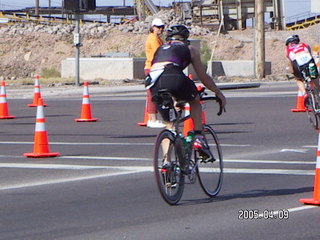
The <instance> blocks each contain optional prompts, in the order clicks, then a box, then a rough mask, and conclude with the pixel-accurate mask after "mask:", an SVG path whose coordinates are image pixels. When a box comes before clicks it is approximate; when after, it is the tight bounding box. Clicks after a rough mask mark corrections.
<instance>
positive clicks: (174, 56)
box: [146, 25, 226, 158]
mask: <svg viewBox="0 0 320 240" xmlns="http://www.w3.org/2000/svg"><path fill="white" fill-rule="evenodd" d="M188 37H189V30H188V28H187V27H185V26H184V25H173V26H171V27H169V28H168V29H167V34H166V43H165V44H163V45H162V46H160V47H159V48H158V50H157V51H156V53H155V55H154V58H153V61H152V67H151V72H150V74H149V76H148V77H149V80H150V83H149V85H147V86H146V87H147V88H150V90H151V93H152V95H153V96H156V95H157V93H158V91H159V90H161V89H167V90H169V91H170V92H171V94H172V95H173V97H174V98H175V99H176V100H183V101H186V102H188V103H189V104H190V116H191V118H192V120H193V123H194V134H195V139H196V141H195V145H194V147H195V148H198V149H199V150H201V151H199V152H202V153H204V154H206V155H207V157H208V158H210V157H212V154H211V152H210V150H209V148H208V145H207V143H206V140H205V138H204V136H203V133H202V114H201V112H202V110H201V104H200V96H199V93H198V91H197V87H196V85H195V84H194V82H193V81H192V80H191V79H190V78H188V77H187V76H186V75H185V74H184V73H183V69H184V68H186V67H187V66H188V65H189V64H190V63H191V64H192V66H193V67H194V70H195V71H196V73H197V75H198V77H199V78H200V80H201V82H202V83H203V84H204V86H205V87H206V88H208V89H210V90H211V91H212V92H214V93H215V94H216V96H217V97H218V98H219V99H220V100H221V104H222V105H221V107H222V108H224V107H225V105H226V99H225V97H224V95H223V93H222V92H221V91H220V89H219V88H218V87H217V86H216V84H215V82H214V81H213V79H212V78H211V77H210V76H208V75H207V74H206V71H205V69H204V67H203V65H202V63H201V60H200V52H199V50H198V49H196V48H195V47H194V46H192V45H189V41H188ZM158 109H159V113H160V114H161V116H162V118H163V120H164V121H165V123H166V126H167V128H169V129H172V127H173V125H172V122H170V121H169V119H170V118H169V111H167V110H165V109H161V107H159V106H158Z"/></svg>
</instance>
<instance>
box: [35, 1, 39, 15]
mask: <svg viewBox="0 0 320 240" xmlns="http://www.w3.org/2000/svg"><path fill="white" fill-rule="evenodd" d="M35 5H36V7H35V12H34V14H35V15H39V0H36V4H35Z"/></svg>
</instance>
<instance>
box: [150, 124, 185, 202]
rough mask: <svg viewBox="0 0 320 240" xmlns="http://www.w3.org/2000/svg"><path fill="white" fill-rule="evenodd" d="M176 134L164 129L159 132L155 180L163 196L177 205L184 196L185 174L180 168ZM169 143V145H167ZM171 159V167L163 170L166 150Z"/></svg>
mask: <svg viewBox="0 0 320 240" xmlns="http://www.w3.org/2000/svg"><path fill="white" fill-rule="evenodd" d="M174 141H175V136H174V134H173V133H172V132H171V131H169V130H163V131H162V132H160V133H159V135H158V137H157V140H156V143H155V150H154V162H153V163H154V174H155V180H156V184H157V187H158V190H159V192H160V195H161V197H162V198H163V200H164V201H166V202H167V203H168V204H170V205H175V204H177V203H178V202H179V200H180V199H181V197H182V193H183V189H184V175H183V173H182V171H181V169H180V164H179V162H180V161H179V159H180V157H181V154H180V153H179V149H177V148H178V147H179V146H178V145H177V144H175V142H174ZM166 142H167V143H169V147H168V148H167V147H164V146H166ZM166 151H167V154H168V156H169V158H170V160H171V168H170V169H168V170H163V169H162V166H163V161H164V159H165V157H164V156H165V152H166Z"/></svg>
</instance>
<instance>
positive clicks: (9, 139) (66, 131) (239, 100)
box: [0, 83, 320, 240]
mask: <svg viewBox="0 0 320 240" xmlns="http://www.w3.org/2000/svg"><path fill="white" fill-rule="evenodd" d="M225 94H226V96H227V101H228V105H227V112H226V113H224V114H223V115H222V116H221V117H217V116H216V112H217V110H218V108H217V106H216V105H215V104H207V105H206V113H207V119H208V120H207V122H208V123H209V124H210V125H211V126H212V127H213V128H214V129H215V130H216V131H217V133H218V137H219V139H220V142H221V145H222V150H223V155H224V160H225V175H224V183H223V188H222V190H221V192H220V194H219V195H218V197H216V198H213V199H208V198H207V197H206V195H205V194H204V193H203V192H202V190H201V188H200V186H199V185H198V184H197V183H196V184H194V185H190V184H188V185H187V186H186V188H185V191H184V195H183V198H182V200H181V202H180V203H179V204H178V205H177V206H169V205H167V204H166V203H165V202H164V201H163V200H162V199H161V197H160V194H159V193H158V191H157V188H156V185H155V182H154V178H153V172H152V151H153V143H154V140H155V137H156V134H157V133H158V132H159V130H158V129H149V128H145V127H139V126H137V124H136V123H137V122H140V121H142V119H143V111H144V105H145V93H144V92H130V93H103V92H99V93H96V94H91V98H90V100H91V107H92V115H93V116H94V117H97V118H99V121H97V122H93V123H77V122H74V119H75V118H79V115H80V109H81V97H82V96H81V94H74V95H68V96H66V97H64V96H59V97H52V96H51V97H48V98H46V96H43V97H44V99H45V103H46V104H47V105H48V107H46V108H45V110H44V112H45V117H46V129H47V132H48V136H49V145H50V151H51V152H59V153H60V154H61V155H60V156H59V157H56V158H38V159H33V158H26V157H24V156H22V155H23V153H26V152H32V147H33V134H34V128H35V123H34V122H35V114H36V109H35V108H29V107H26V105H27V104H28V103H30V102H31V100H30V99H25V98H23V99H19V98H14V99H10V98H9V96H8V105H9V108H10V114H11V115H15V116H16V118H15V119H11V120H1V121H0V149H1V152H0V239H1V240H2V239H4V240H18V239H23V240H37V239H39V240H40V239H41V240H43V239H46V240H49V239H63V240H71V239H72V240H82V239H83V240H87V239H93V240H121V239H130V240H138V239H139V240H141V239H146V240H149V239H150V240H153V239H155V240H157V239H159V240H160V239H161V240H163V239H170V240H180V239H181V240H182V239H198V240H211V239H212V240H213V239H237V240H242V239H243V240H244V239H246V240H247V239H290V240H292V239H319V236H320V230H319V226H318V225H319V220H320V215H319V214H320V213H319V208H318V207H317V206H313V205H304V204H302V203H300V202H299V199H301V198H309V197H312V194H313V185H314V172H315V164H316V153H317V147H318V132H317V131H316V130H314V129H312V127H311V125H310V124H309V122H308V119H307V116H306V113H292V112H291V111H290V109H291V108H293V107H295V104H296V103H295V102H296V95H297V92H296V87H295V85H294V84H292V83H288V84H266V85H262V87H261V88H252V89H238V90H226V91H225ZM266 211H269V212H272V211H278V213H279V214H278V215H276V218H270V217H267V216H266V215H264V214H263V213H266ZM256 213H258V216H259V219H252V218H253V215H254V214H256ZM259 214H260V215H259ZM239 218H240V219H239Z"/></svg>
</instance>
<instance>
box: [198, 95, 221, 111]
mask: <svg viewBox="0 0 320 240" xmlns="http://www.w3.org/2000/svg"><path fill="white" fill-rule="evenodd" d="M208 100H215V101H216V102H218V103H219V112H218V113H217V115H218V116H220V115H221V114H222V111H226V109H225V108H223V107H222V102H221V99H220V98H218V97H214V96H211V97H204V96H201V97H200V101H208Z"/></svg>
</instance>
